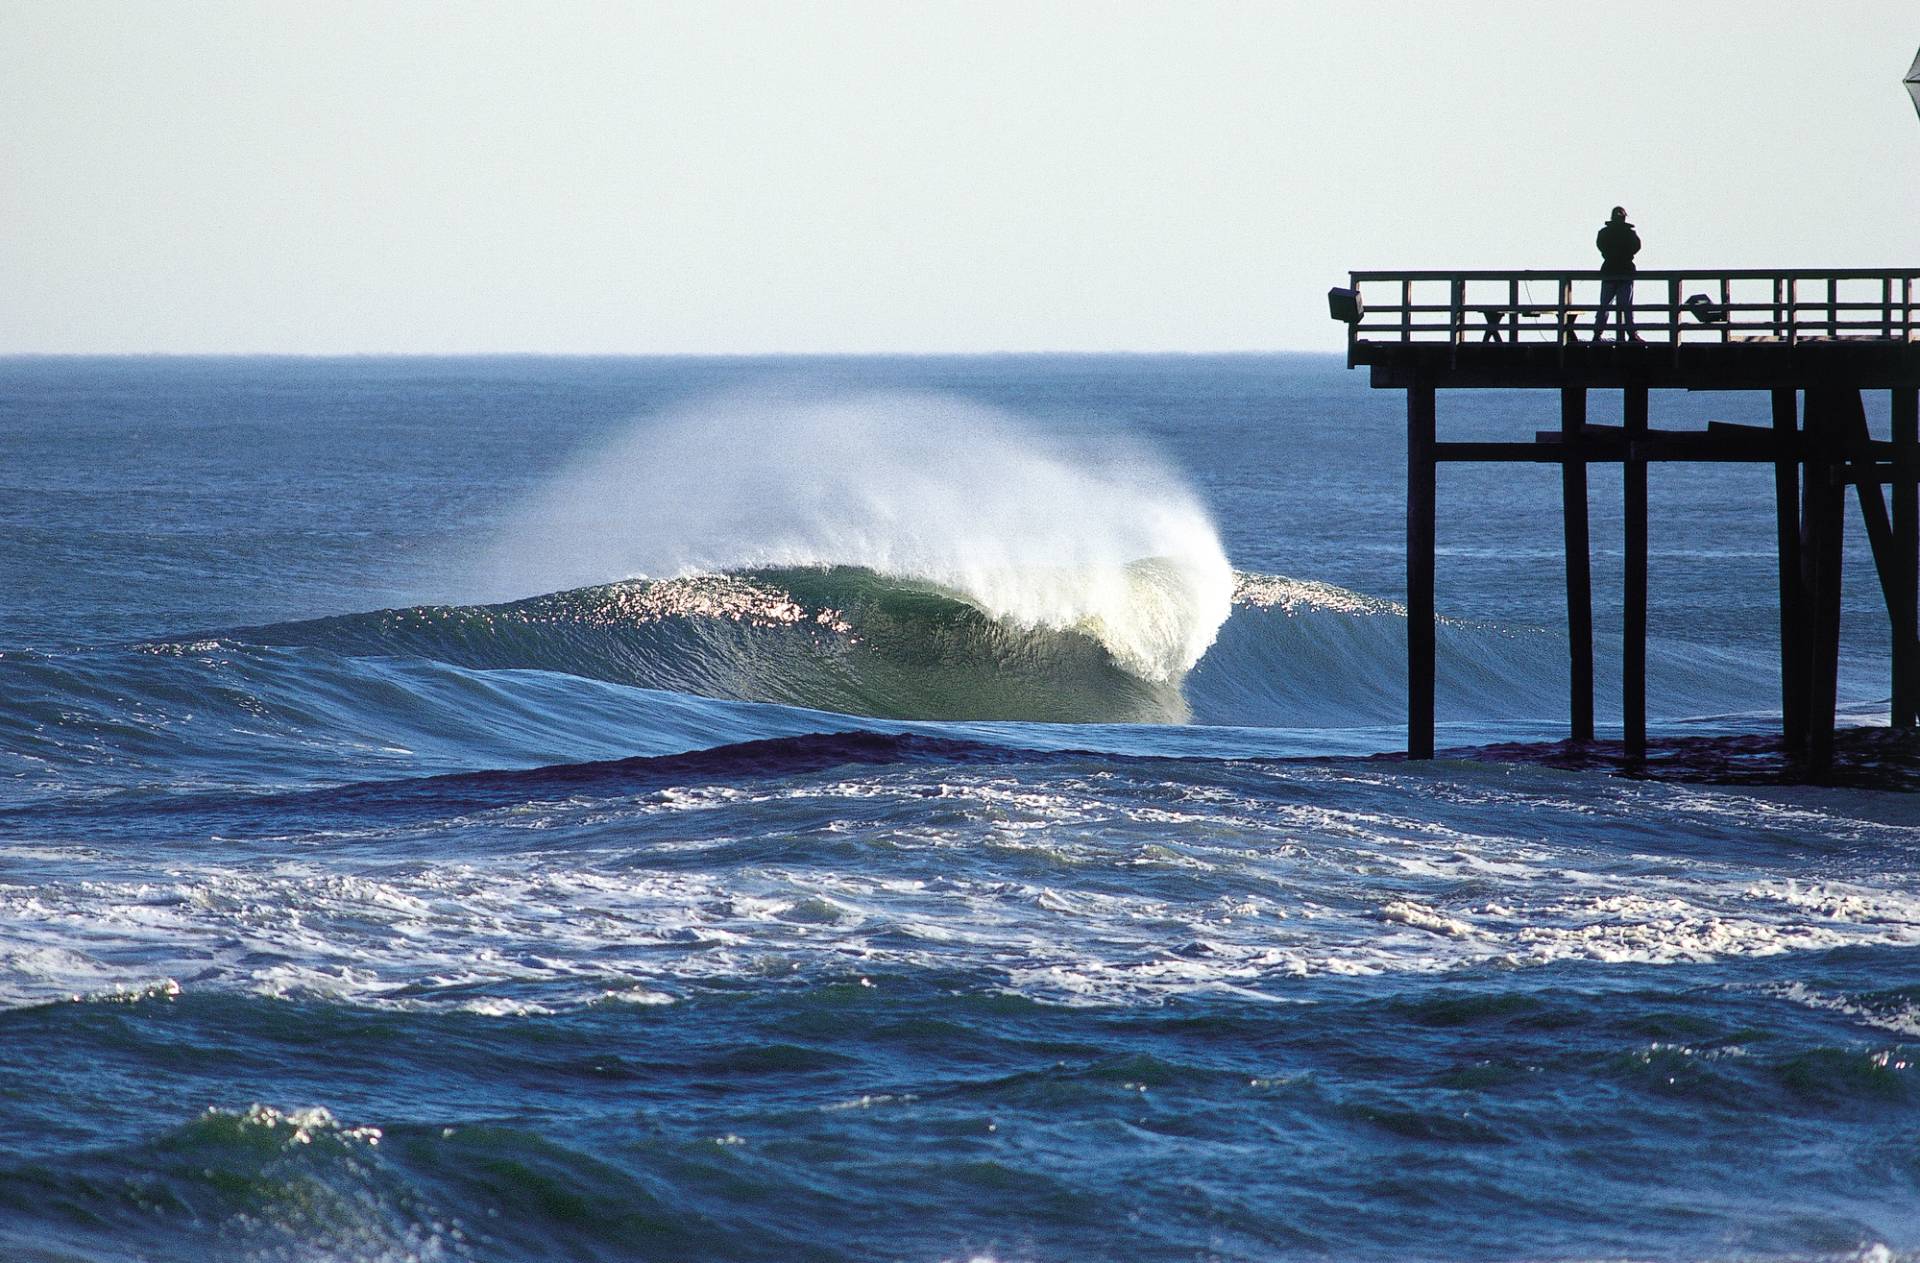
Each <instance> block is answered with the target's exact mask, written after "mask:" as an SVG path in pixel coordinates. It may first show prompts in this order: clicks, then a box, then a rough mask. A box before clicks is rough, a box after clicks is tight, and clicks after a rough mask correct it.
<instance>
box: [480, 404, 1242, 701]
mask: <svg viewBox="0 0 1920 1263" xmlns="http://www.w3.org/2000/svg"><path fill="white" fill-rule="evenodd" d="M494 562H495V566H494V576H495V579H496V581H497V582H498V583H499V584H500V585H502V586H503V587H505V588H508V589H512V590H516V591H517V592H519V593H522V594H525V593H531V592H548V591H554V590H557V589H560V588H566V587H576V586H580V585H583V584H588V583H599V582H609V581H613V580H618V579H625V578H633V577H641V576H648V577H673V576H682V575H689V574H700V573H726V572H730V571H737V570H745V569H752V568H765V567H783V568H796V567H819V568H827V567H862V568H865V569H869V570H872V571H875V572H877V573H879V574H882V575H886V576H890V577H894V578H898V579H902V580H907V581H912V582H916V583H923V584H928V585H933V586H936V587H939V588H941V589H944V590H946V591H948V592H950V593H952V594H953V595H956V596H958V597H960V598H962V599H964V600H966V601H967V602H969V603H971V604H974V605H976V606H977V607H978V608H979V609H981V610H982V611H984V612H986V613H987V614H989V615H991V616H993V617H994V618H997V619H1000V620H1003V621H1005V622H1008V623H1011V624H1014V625H1017V626H1021V627H1029V628H1046V629H1058V630H1071V631H1078V632H1081V633H1083V634H1086V635H1089V636H1092V637H1094V638H1095V639H1097V640H1099V641H1100V643H1101V644H1102V645H1103V646H1105V647H1106V649H1107V651H1108V652H1109V653H1110V654H1111V655H1112V657H1113V659H1114V661H1115V662H1116V663H1117V664H1119V665H1120V666H1122V667H1124V668H1125V669H1126V670H1128V671H1130V672H1132V673H1134V674H1137V675H1139V676H1141V677H1143V678H1145V679H1148V680H1154V681H1166V680H1175V679H1178V678H1179V677H1180V676H1181V675H1183V674H1184V673H1185V672H1186V671H1188V670H1189V669H1191V668H1192V666H1193V665H1194V664H1195V663H1196V662H1197V661H1199V659H1200V656H1201V655H1202V654H1204V653H1205V652H1206V650H1207V647H1208V646H1209V645H1210V644H1212V642H1213V638H1214V635H1215V633H1216V632H1217V630H1218V629H1219V627H1220V624H1221V623H1222V622H1224V621H1225V619H1226V617H1227V615H1228V613H1229V612H1230V609H1231V604H1232V599H1233V583H1234V580H1233V572H1232V569H1231V567H1230V566H1229V565H1228V563H1227V559H1226V556H1225V553H1224V552H1223V550H1222V548H1221V545H1220V539H1219V535H1218V534H1217V532H1216V531H1215V529H1214V525H1213V522H1212V520H1211V518H1210V517H1209V515H1208V513H1207V511H1206V510H1205V508H1204V507H1203V506H1202V505H1201V504H1200V502H1199V500H1198V499H1197V497H1196V496H1195V495H1194V494H1193V492H1192V491H1191V490H1190V489H1189V488H1188V487H1187V485H1186V484H1185V483H1184V481H1183V480H1182V479H1181V478H1180V477H1179V476H1178V474H1176V473H1175V472H1174V471H1172V470H1171V469H1170V468H1169V467H1168V466H1167V465H1166V464H1165V463H1164V462H1163V461H1160V460H1158V459H1155V458H1154V457H1153V456H1152V455H1151V454H1149V453H1148V452H1146V451H1145V450H1143V449H1142V448H1141V447H1140V446H1139V445H1138V444H1135V443H1131V442H1128V441H1125V440H1124V439H1122V438H1118V437H1116V438H1115V439H1113V440H1112V441H1111V442H1110V443H1105V444H1103V445H1102V446H1101V447H1099V448H1097V449H1096V448H1093V447H1091V446H1089V445H1087V444H1084V443H1082V444H1068V443H1066V442H1064V441H1062V440H1060V439H1058V438H1054V437H1052V436H1043V435H1041V434H1039V433H1037V432H1035V431H1034V430H1033V429H1032V428H1031V427H1028V426H1025V425H1023V424H1021V423H1020V422H1018V421H1017V420H1015V419H1014V418H1012V417H1010V416H1008V415H1007V414H1005V413H1002V412H999V411H995V410H993V409H990V408H986V407H982V406H979V405H976V404H972V403H967V402H962V401H957V400H953V399H950V398H944V397H939V396H927V395H865V396H858V397H852V398H845V397H842V398H832V399H811V400H797V401H796V400H793V399H791V398H788V399H777V400H776V399H771V398H764V397H763V398H752V397H733V398H729V399H725V400H721V401H713V402H708V403H706V404H703V405H699V406H695V407H690V408H686V409H683V410H680V411H677V412H674V413H670V414H667V415H663V416H659V417H655V418H650V419H647V420H644V421H642V422H639V423H637V424H636V425H635V426H633V427H632V428H631V429H630V430H628V431H627V432H625V433H624V434H622V435H620V436H619V437H617V438H615V439H614V440H612V441H611V442H609V443H608V444H606V445H604V446H603V447H602V448H600V449H599V450H598V451H596V452H594V453H593V454H591V455H589V456H588V457H586V458H585V459H583V460H580V461H578V462H576V463H575V464H574V465H573V466H572V467H570V468H569V469H567V470H566V471H565V472H563V473H562V474H561V475H560V476H559V477H558V478H556V479H555V480H554V482H553V483H552V484H551V485H550V486H549V487H548V489H547V490H546V491H545V492H544V493H543V494H541V495H540V496H539V497H537V498H536V500H535V501H534V502H533V503H532V504H531V505H530V506H529V507H528V508H527V509H526V510H525V511H524V512H523V513H522V514H521V515H520V517H519V519H518V520H517V521H516V522H515V523H514V525H513V528H512V529H511V531H510V532H509V533H508V535H507V538H506V539H505V540H504V541H503V543H502V544H501V546H500V547H499V549H498V550H497V552H496V555H495V559H494Z"/></svg>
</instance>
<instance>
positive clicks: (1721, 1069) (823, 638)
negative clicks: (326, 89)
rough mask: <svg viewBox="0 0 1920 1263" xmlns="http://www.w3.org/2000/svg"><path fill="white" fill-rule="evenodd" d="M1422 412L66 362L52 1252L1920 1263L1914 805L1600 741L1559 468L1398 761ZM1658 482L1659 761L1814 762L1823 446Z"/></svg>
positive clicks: (1906, 798) (686, 370)
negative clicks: (1407, 421) (1731, 751)
mask: <svg viewBox="0 0 1920 1263" xmlns="http://www.w3.org/2000/svg"><path fill="white" fill-rule="evenodd" d="M1556 402H1557V401H1556V399H1555V398H1554V396H1552V395H1550V394H1532V393H1501V394H1491V393H1477V392H1463V393H1459V394H1448V395H1445V396H1443V397H1442V399H1441V401H1440V426H1441V430H1442V434H1443V436H1445V437H1461V438H1469V437H1471V438H1520V437H1526V436H1529V435H1530V434H1531V433H1532V431H1533V430H1535V429H1539V428H1546V427H1550V426H1552V425H1554V424H1556V421H1557V411H1556V408H1555V405H1556ZM1402 408H1403V403H1402V400H1401V399H1400V397H1399V396H1397V395H1394V394H1392V393H1390V392H1374V391H1371V390H1369V389H1368V387H1367V383H1366V379H1365V376H1364V373H1360V372H1349V371H1348V370H1346V369H1345V368H1344V366H1343V364H1342V363H1341V361H1340V360H1339V359H1338V358H1336V357H1329V356H1315V355H1240V356H978V357H928V358H916V357H897V358H852V357H850V358H736V359H728V358H658V359H576V358H522V357H496V358H469V359H409V358H357V359H275V358H235V359H177V358H132V359H92V358H15V359H4V360H0V591H4V592H5V594H6V599H5V601H4V602H3V603H0V1258H5V1259H8V1260H31V1261H33V1263H51V1261H53V1260H60V1261H62V1263H66V1261H70V1260H71V1261H80V1260H85V1261H87V1263H132V1261H135V1260H138V1261H141V1263H160V1261H163V1260H164V1261H167V1263H172V1261H175V1260H180V1261H188V1260H192V1261H200V1260H290V1261H291V1260H302V1261H305V1260H341V1261H345V1260H355V1261H366V1263H373V1261H387V1260H394V1261H398V1260H498V1261H500V1263H522V1261H528V1263H531V1261H536V1260H569V1261H571V1260H628V1259H662V1260H683V1259H714V1260H783V1261H784V1260H843V1259H844V1260H868V1259H871V1260H906V1261H911V1263H935V1261H939V1260H997V1261H999V1263H1015V1261H1026V1260H1031V1261H1036V1263H1039V1261H1045V1263H1056V1261H1057V1263H1069V1261H1079V1260H1106V1259H1116V1258H1132V1259H1155V1260H1158V1259H1167V1260H1174V1259H1180V1260H1196V1259H1232V1260H1265V1259H1326V1258H1396V1259H1409V1260H1476V1261H1478V1260H1487V1261H1494V1260H1521V1259H1554V1260H1575V1259H1583V1260H1584V1259H1622V1258H1630V1259H1650V1260H1721V1259H1736V1258H1737V1259H1873V1260H1880V1259H1891V1258H1904V1257H1912V1258H1920V1068H1916V1065H1915V1063H1916V1060H1920V831H1916V825H1917V824H1920V808H1917V807H1916V798H1915V796H1914V795H1913V794H1912V793H1910V792H1899V791H1896V790H1892V789H1887V788H1870V787H1859V786H1856V787H1851V788H1848V787H1810V786H1803V785H1793V784H1787V783H1771V782H1770V780H1769V778H1767V777H1747V778H1726V777H1721V778H1717V779H1716V778H1714V777H1710V776H1709V777H1704V778H1703V777H1698V776H1692V777H1689V776H1676V777H1666V776H1662V777H1656V778H1645V777H1638V776H1626V775H1621V774H1618V772H1617V769H1615V768H1613V767H1611V766H1608V765H1606V764H1605V763H1604V761H1602V762H1598V763H1595V764H1594V765H1591V766H1587V765H1581V764H1579V763H1578V762H1577V761H1570V760H1566V759H1558V760H1556V759H1554V758H1550V757H1536V755H1539V754H1540V753H1541V752H1542V751H1551V750H1553V749H1555V747H1550V746H1548V745H1547V744H1546V743H1553V742H1557V741H1559V740H1561V739H1562V738H1563V737H1564V736H1565V727H1566V722H1567V699H1566V694H1565V690H1566V682H1565V677H1566V665H1565V660H1566V652H1567V650H1566V641H1565V637H1564V632H1563V630H1562V620H1563V618H1564V606H1563V601H1564V591H1563V586H1562V585H1563V576H1562V571H1561V566H1560V557H1561V554H1560V519H1559V484H1558V475H1557V472H1555V471H1554V470H1553V469H1552V467H1550V466H1540V467H1538V468H1533V467H1525V468H1518V469H1516V468H1513V467H1507V468H1476V467H1464V466H1456V467H1447V468H1445V469H1443V470H1442V472H1441V478H1440V522H1439V538H1440V553H1439V559H1438V572H1439V580H1438V592H1439V597H1438V604H1439V609H1440V613H1441V626H1440V629H1439V640H1440V650H1439V653H1440V658H1439V697H1438V712H1439V720H1440V732H1439V740H1440V744H1441V745H1442V746H1443V747H1447V748H1448V750H1449V751H1451V753H1443V757H1441V758H1440V759H1438V760H1435V761H1433V762H1431V763H1408V762H1405V761H1403V760H1398V759H1395V758H1393V757H1391V755H1392V752H1394V751H1396V750H1400V749H1403V748H1404V745H1405V734H1404V729H1403V727H1402V722H1403V714H1404V711H1403V707H1404V688H1405V674H1404V661H1403V655H1404V645H1405V614H1404V609H1403V607H1402V605H1401V604H1400V601H1401V598H1402V597H1403V595H1404V555H1403V542H1404V516H1403V515H1404V498H1403V493H1404V471H1405V460H1404V445H1403V438H1404V431H1403V426H1404V413H1403V411H1402ZM1609 409H1612V410H1613V411H1615V412H1617V409H1618V400H1617V399H1616V398H1610V397H1608V396H1605V395H1598V396H1596V398H1595V400H1594V411H1593V416H1592V419H1593V420H1594V421H1596V422H1604V421H1607V420H1609V419H1613V418H1611V417H1610V416H1609ZM1653 413H1654V421H1655V423H1656V424H1674V425H1693V424H1702V423H1704V422H1705V421H1706V420H1708V419H1726V420H1734V421H1764V419H1765V418H1766V416H1767V412H1766V401H1765V399H1764V398H1762V397H1755V396H1745V395H1725V396H1721V395H1656V396H1655V398H1654V404H1653ZM1872 419H1873V424H1874V426H1875V427H1876V430H1877V431H1878V432H1880V433H1884V432H1885V430H1884V427H1885V425H1886V417H1885V410H1884V406H1882V407H1881V409H1880V410H1879V411H1878V412H1876V413H1874V414H1873V418H1872ZM1592 485H1593V503H1594V541H1595V580H1596V592H1595V610H1596V623H1597V625H1598V627H1599V635H1598V639H1599V642H1600V643H1599V663H1598V671H1597V678H1598V680H1599V682H1600V688H1599V696H1598V715H1599V720H1600V726H1601V728H1602V730H1603V731H1602V735H1603V736H1606V735H1608V733H1609V732H1611V734H1612V735H1614V736H1616V737H1617V735H1618V732H1619V707H1618V687H1617V681H1618V656H1619V655H1618V648H1619V640H1618V628H1619V590H1620V569H1621V567H1620V560H1621V555H1620V535H1621V532H1620V518H1619V505H1620V483H1619V477H1618V473H1617V471H1614V470H1607V469H1603V468H1596V469H1595V470H1594V473H1593V478H1592ZM1652 503H1653V520H1652V530H1651V534H1652V606H1651V613H1650V621H1651V629H1652V633H1651V634H1652V639H1651V644H1650V649H1649V659H1650V685H1649V704H1650V710H1651V715H1650V727H1651V731H1652V733H1653V735H1654V737H1655V739H1656V741H1657V742H1666V743H1669V744H1672V743H1681V744H1685V743H1686V742H1688V741H1689V740H1691V739H1694V738H1715V739H1719V740H1721V741H1722V742H1723V743H1727V742H1731V743H1734V745H1733V746H1730V747H1729V748H1735V747H1737V743H1738V742H1740V741H1741V740H1751V741H1755V742H1758V741H1759V740H1760V739H1761V738H1763V737H1764V736H1765V735H1766V734H1768V733H1770V732H1773V731H1775V730H1777V727H1778V723H1779V699H1778V678H1777V657H1776V644H1777V637H1778V612H1777V604H1776V597H1775V572H1774V555H1773V547H1772V532H1773V507H1772V484H1771V477H1770V473H1769V471H1767V470H1766V469H1764V468H1759V467H1754V468H1746V467H1740V466H1723V465H1713V466H1695V467H1690V468H1677V467H1659V466H1656V467H1655V468H1654V469H1653V471H1652ZM1850 530H1852V531H1853V532H1854V534H1852V535H1850V537H1849V539H1848V541H1847V548H1848V562H1847V564H1848V590H1847V604H1846V614H1845V635H1844V638H1843V646H1842V661H1841V690H1840V691H1841V702H1842V722H1843V723H1845V724H1847V725H1849V726H1850V727H1852V728H1854V729H1856V730H1859V731H1861V732H1866V731H1868V730H1872V729H1875V728H1880V729H1884V727H1885V725H1886V722H1887V708H1888V700H1887V695H1888V684H1887V666H1886V654H1887V630H1886V618H1885V613H1884V610H1883V609H1881V608H1879V605H1878V602H1879V598H1878V594H1877V590H1876V589H1875V588H1874V586H1873V580H1872V573H1871V562H1870V558H1869V557H1868V555H1867V548H1866V546H1865V540H1864V536H1863V535H1862V534H1860V533H1859V530H1858V523H1857V522H1855V523H1853V524H1851V526H1850ZM1886 740H1890V741H1897V740H1898V739H1896V738H1891V737H1889V738H1886ZM1707 744H1708V745H1709V746H1711V744H1712V743H1711V742H1709V743H1707ZM1487 747H1498V748H1499V750H1498V751H1496V752H1495V753H1492V754H1490V753H1488V752H1487V750H1486V748H1487ZM1500 752H1504V753H1500Z"/></svg>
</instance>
